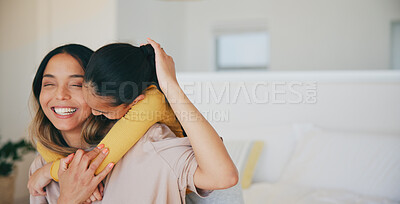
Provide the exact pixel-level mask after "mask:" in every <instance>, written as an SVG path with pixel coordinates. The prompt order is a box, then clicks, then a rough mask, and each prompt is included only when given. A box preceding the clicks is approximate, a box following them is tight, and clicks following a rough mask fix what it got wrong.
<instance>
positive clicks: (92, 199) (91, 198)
mask: <svg viewBox="0 0 400 204" xmlns="http://www.w3.org/2000/svg"><path fill="white" fill-rule="evenodd" d="M90 200H91V201H92V202H94V201H96V197H94V195H93V194H92V195H91V196H90Z"/></svg>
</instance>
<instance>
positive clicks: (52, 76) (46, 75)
mask: <svg viewBox="0 0 400 204" xmlns="http://www.w3.org/2000/svg"><path fill="white" fill-rule="evenodd" d="M44 77H50V78H54V75H51V74H45V75H43V78H44Z"/></svg>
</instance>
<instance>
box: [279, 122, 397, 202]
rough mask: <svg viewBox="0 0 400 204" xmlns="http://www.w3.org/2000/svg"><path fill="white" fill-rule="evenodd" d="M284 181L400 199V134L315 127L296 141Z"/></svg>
mask: <svg viewBox="0 0 400 204" xmlns="http://www.w3.org/2000/svg"><path fill="white" fill-rule="evenodd" d="M282 181H283V182H290V183H294V184H301V185H307V186H312V187H323V188H334V189H344V190H348V191H351V192H355V193H359V194H362V195H370V196H378V197H384V198H389V199H392V200H396V201H400V135H385V134H371V133H352V132H343V131H331V130H325V129H321V128H315V129H314V130H312V131H309V132H308V133H306V134H305V135H303V137H302V138H301V140H300V141H299V143H298V144H297V146H296V148H295V151H294V153H293V157H292V158H291V160H290V161H289V163H288V165H287V166H286V168H285V170H284V173H283V175H282Z"/></svg>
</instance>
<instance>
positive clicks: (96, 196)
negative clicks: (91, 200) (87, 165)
mask: <svg viewBox="0 0 400 204" xmlns="http://www.w3.org/2000/svg"><path fill="white" fill-rule="evenodd" d="M99 185H100V184H99ZM92 195H93V196H94V197H95V198H96V200H101V199H102V196H101V194H100V189H99V187H98V188H96V190H95V191H94V192H93V194H92Z"/></svg>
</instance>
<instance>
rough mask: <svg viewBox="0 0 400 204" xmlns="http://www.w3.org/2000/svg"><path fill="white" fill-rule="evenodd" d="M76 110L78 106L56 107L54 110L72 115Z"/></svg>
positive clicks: (59, 113)
mask: <svg viewBox="0 0 400 204" xmlns="http://www.w3.org/2000/svg"><path fill="white" fill-rule="evenodd" d="M75 111H76V108H54V112H55V113H57V114H58V115H71V114H72V113H74V112H75Z"/></svg>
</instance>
